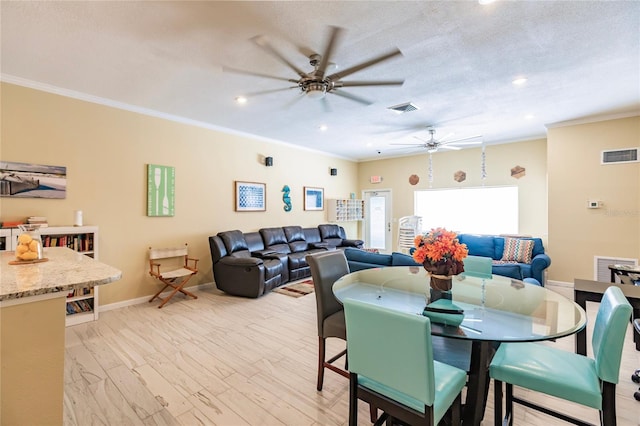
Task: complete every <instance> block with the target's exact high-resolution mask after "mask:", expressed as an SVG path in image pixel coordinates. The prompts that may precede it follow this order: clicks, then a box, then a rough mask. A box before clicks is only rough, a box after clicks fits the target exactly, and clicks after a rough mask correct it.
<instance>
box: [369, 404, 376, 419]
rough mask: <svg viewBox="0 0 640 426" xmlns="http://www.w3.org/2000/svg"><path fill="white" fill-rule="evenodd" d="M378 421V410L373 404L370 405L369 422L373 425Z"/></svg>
mask: <svg viewBox="0 0 640 426" xmlns="http://www.w3.org/2000/svg"><path fill="white" fill-rule="evenodd" d="M377 419H378V409H377V408H376V407H374V406H373V405H372V404H369V420H371V423H375V422H376V420H377Z"/></svg>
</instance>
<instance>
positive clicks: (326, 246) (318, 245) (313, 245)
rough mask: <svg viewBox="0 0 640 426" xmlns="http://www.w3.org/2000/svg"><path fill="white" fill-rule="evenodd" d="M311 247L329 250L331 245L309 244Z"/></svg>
mask: <svg viewBox="0 0 640 426" xmlns="http://www.w3.org/2000/svg"><path fill="white" fill-rule="evenodd" d="M309 247H311V248H314V249H325V250H329V243H309Z"/></svg>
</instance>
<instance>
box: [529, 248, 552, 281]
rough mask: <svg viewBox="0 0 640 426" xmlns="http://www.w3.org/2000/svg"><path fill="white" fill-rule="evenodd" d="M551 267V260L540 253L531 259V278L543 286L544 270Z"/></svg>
mask: <svg viewBox="0 0 640 426" xmlns="http://www.w3.org/2000/svg"><path fill="white" fill-rule="evenodd" d="M550 265H551V258H550V257H549V256H548V255H547V254H545V253H541V254H538V255H536V256H534V257H533V259H531V277H532V278H535V279H536V280H538V282H540V284H542V286H544V284H545V282H544V270H545V269H547V268H548V267H549V266H550Z"/></svg>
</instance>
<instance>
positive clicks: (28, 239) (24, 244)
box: [15, 224, 42, 261]
mask: <svg viewBox="0 0 640 426" xmlns="http://www.w3.org/2000/svg"><path fill="white" fill-rule="evenodd" d="M18 229H20V234H19V235H18V245H17V246H16V252H15V253H16V259H17V260H19V261H34V260H40V259H42V237H41V236H40V225H31V224H26V225H18Z"/></svg>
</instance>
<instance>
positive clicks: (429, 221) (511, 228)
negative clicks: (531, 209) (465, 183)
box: [414, 186, 518, 234]
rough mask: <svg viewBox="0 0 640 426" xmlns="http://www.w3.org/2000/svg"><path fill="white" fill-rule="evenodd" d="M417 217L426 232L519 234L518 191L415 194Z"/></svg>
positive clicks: (510, 188)
mask: <svg viewBox="0 0 640 426" xmlns="http://www.w3.org/2000/svg"><path fill="white" fill-rule="evenodd" d="M414 212H415V213H414V214H415V215H417V216H422V227H423V230H429V229H431V228H434V227H438V226H441V227H444V228H447V229H450V230H454V231H457V232H459V233H473V234H517V233H518V187H517V186H500V187H480V188H456V189H429V190H423V191H415V195H414Z"/></svg>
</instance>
